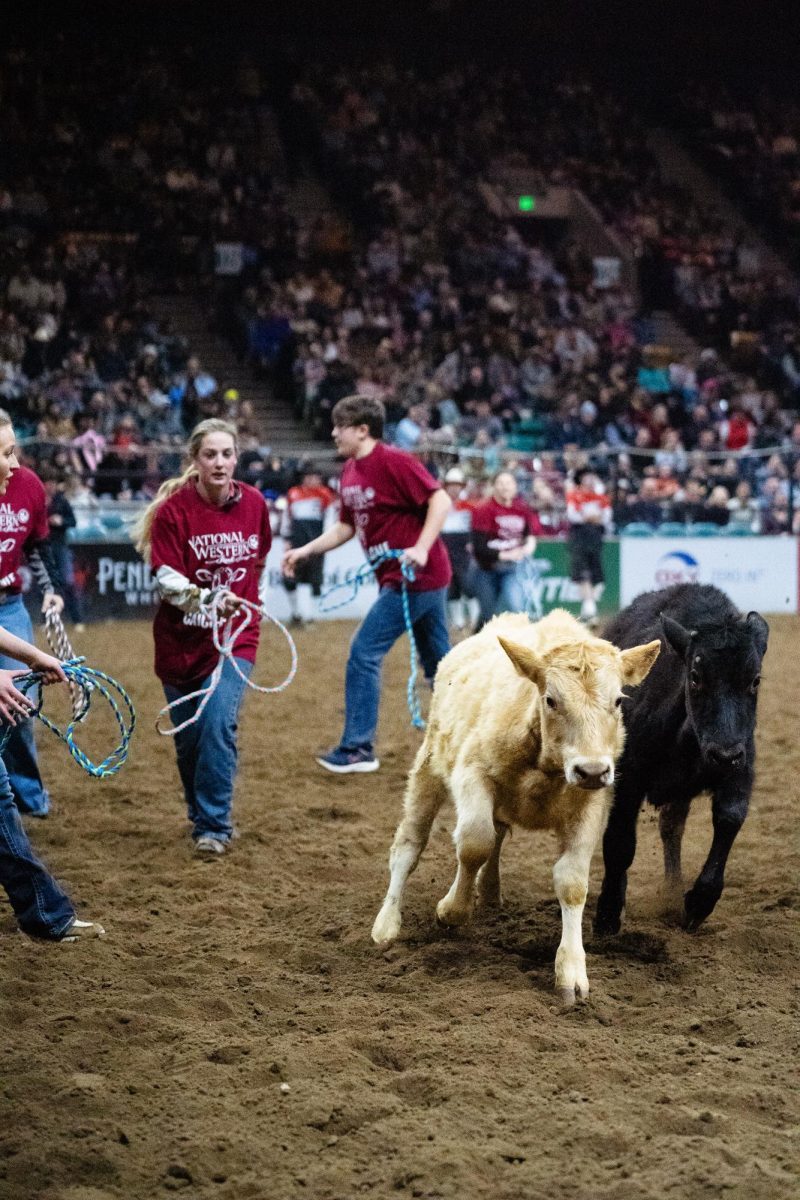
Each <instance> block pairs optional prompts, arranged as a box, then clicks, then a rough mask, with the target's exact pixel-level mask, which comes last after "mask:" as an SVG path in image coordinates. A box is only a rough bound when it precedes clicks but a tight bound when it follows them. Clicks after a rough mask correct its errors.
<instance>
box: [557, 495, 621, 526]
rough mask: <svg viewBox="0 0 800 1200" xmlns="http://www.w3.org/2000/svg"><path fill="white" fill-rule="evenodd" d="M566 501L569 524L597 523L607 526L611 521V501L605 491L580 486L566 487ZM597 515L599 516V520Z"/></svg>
mask: <svg viewBox="0 0 800 1200" xmlns="http://www.w3.org/2000/svg"><path fill="white" fill-rule="evenodd" d="M566 501H567V518H568V519H569V523H570V525H587V524H588V525H593V524H594V525H597V524H599V525H600V526H606V527H607V526H608V525H609V524H610V523H611V501H610V500H609V498H608V496H607V495H606V494H605V492H592V491H589V489H588V488H581V487H576V488H568V489H567V493H566ZM597 517H599V518H600V520H599V522H598V521H597V519H596V518H597ZM587 518H593V519H591V520H587Z"/></svg>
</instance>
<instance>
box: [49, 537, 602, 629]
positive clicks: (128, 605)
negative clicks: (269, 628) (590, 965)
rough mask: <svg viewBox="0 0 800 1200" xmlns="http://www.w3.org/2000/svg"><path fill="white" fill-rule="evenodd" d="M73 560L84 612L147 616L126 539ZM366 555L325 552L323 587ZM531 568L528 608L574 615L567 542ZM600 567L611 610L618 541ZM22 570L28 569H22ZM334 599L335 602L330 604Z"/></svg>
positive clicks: (348, 615) (284, 610)
mask: <svg viewBox="0 0 800 1200" xmlns="http://www.w3.org/2000/svg"><path fill="white" fill-rule="evenodd" d="M284 549H285V542H284V539H283V538H275V540H274V541H273V544H272V548H271V550H270V552H269V557H268V558H267V569H266V571H265V574H264V580H263V586H262V592H261V597H262V602H263V603H264V604H265V606H266V607H267V608H268V610H269V612H270V613H271V614H272V615H273V616H275V617H277V618H278V620H279V621H288V620H289V617H290V615H291V610H290V608H289V601H288V597H287V594H286V590H285V588H284V587H283V586H282V584H281V569H280V567H281V558H282V557H283V552H284ZM72 553H73V558H74V564H75V587H76V590H77V591H78V593H79V595H80V597H81V601H82V604H83V610H84V614H85V620H87V621H104V620H125V619H133V618H137V617H138V618H144V619H145V620H149V619H151V618H152V616H153V613H154V611H155V608H156V605H157V603H158V597H157V594H156V591H155V581H154V579H153V576H152V574H151V571H150V568H149V567H148V566H147V565H146V563H143V562H142V560H141V559H140V558H139V555H138V554H137V553H136V551H135V550H134V548H133V546H132V545H130V543H128V542H108V543H95V542H78V543H75V544H74V545H73V546H72ZM363 563H364V554H363V552H362V550H361V547H360V546H359V544H358V542H357V541H356V540H355V539H353V540H352V541H350V542H347V543H346V544H345V545H344V546H340V547H339V548H338V549H337V550H334V551H332V552H331V553H330V554H327V555H326V556H325V573H324V577H323V589H325V588H330V587H333V586H335V585H336V584H340V583H342V582H343V581H344V579H345V576H346V575H347V574H348V573H349V572H353V571H356V570H358V568H359V567H360V566H362V565H363ZM534 564H535V565H534V569H533V570H531V571H530V572H529V576H528V581H527V584H526V587H527V592H528V596H529V600H530V612H531V614H532V615H535V616H541V615H543V614H544V613H547V612H550V610H551V609H553V608H566V609H568V610H569V611H570V612H572V613H575V614H576V615H577V613H578V611H579V609H580V595H579V593H578V589H577V587H576V586H575V585H574V584H573V583H571V582H570V578H569V557H568V553H567V546H566V543H565V542H560V541H547V540H541V541H540V542H539V544H538V546H537V548H536V554H535V556H534ZM603 569H604V571H605V577H606V582H605V585H604V588H603V593H602V596H601V597H600V599H599V601H598V609H599V611H600V612H601V613H604V614H606V613H613V612H616V611H617V609H618V608H619V606H620V551H619V543H618V542H617V541H607V542H606V543H605V544H604V546H603ZM26 574H27V573H26ZM376 595H377V587H376V585H375V582H374V580H372V579H369V580H367V581H366V582H365V583H364V584H362V585H361V586H360V587H359V590H358V594H357V595H356V596H352V595H348V592H347V591H346V590H344V589H343V590H342V591H341V592H340V593H338V594H336V595H333V596H331V598H330V605H331V608H330V611H328V612H326V613H323V614H320V616H321V617H324V618H333V619H336V620H359V619H360V618H361V617H363V616H364V614H365V613H366V612H367V610H368V609H369V607H370V605H371V604H372V602H373V600H374V599H375V596H376ZM26 599H27V602H28V604H29V606H30V608H31V611H32V612H36V611H38V606H39V604H40V602H41V598H40V597H39V596H38V593H36V594H34V593H31V592H28V593H27V596H26ZM334 605H336V606H337V607H333V606H334Z"/></svg>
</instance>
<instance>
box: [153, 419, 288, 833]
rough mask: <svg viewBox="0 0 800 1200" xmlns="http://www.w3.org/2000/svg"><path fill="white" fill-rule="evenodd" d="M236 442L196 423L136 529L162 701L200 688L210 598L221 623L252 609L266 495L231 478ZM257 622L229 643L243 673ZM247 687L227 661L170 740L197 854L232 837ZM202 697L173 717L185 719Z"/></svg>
mask: <svg viewBox="0 0 800 1200" xmlns="http://www.w3.org/2000/svg"><path fill="white" fill-rule="evenodd" d="M237 452H238V445H237V440H236V429H235V428H234V426H233V425H230V424H228V422H227V421H220V420H217V419H216V418H211V419H210V420H207V421H201V422H200V424H199V425H198V426H197V427H196V428H195V429H194V430H193V432H192V435H191V437H190V439H189V460H190V462H189V467H188V468H187V470H186V471H185V472H184V474H183V475H181V476H179V477H178V478H176V479H169V480H167V482H166V483H164V484H162V485H161V488H160V489H159V492H158V495H157V496H156V498H155V500H154V501H153V503H152V504H151V505H150V506H149V508H148V509H147V510H146V512H145V513H144V516H143V517H142V519H141V521H140V524H139V528H138V530H137V547H138V549H139V552H140V553H141V554H142V555H143V556H144V558H145V559H146V560H147V561H149V563H150V564H151V567H152V570H153V574H154V575H155V579H156V585H157V587H158V591H159V594H160V596H161V604H160V605H159V608H158V611H157V612H156V616H155V622H154V625H153V636H154V640H155V669H156V674H157V675H158V677H159V679H160V680H161V683H162V685H163V687H164V694H165V695H166V697H167V700H168V701H169V702H170V703H172V702H173V701H176V700H180V699H182V698H183V697H186V696H188V695H189V694H190V693H191V692H195V691H197V690H198V689H200V688H202V687H204V686H206V685H207V684H208V682H209V679H210V676H211V674H212V672H213V670H214V667H215V666H216V664H217V660H218V653H217V650H216V649H215V647H214V641H213V638H212V633H211V617H210V614H209V611H208V607H207V604H208V601H209V599H210V598H211V596H212V595H216V596H217V597H219V598H221V601H222V603H221V607H220V612H221V614H222V615H223V616H225V615H228V614H229V613H231V612H233V611H235V609H236V608H238V607H239V604H240V600H241V599H244V600H249V601H251V602H252V603H254V604H257V603H258V597H259V592H258V588H259V581H260V579H261V573H262V571H263V568H264V563H265V561H266V558H267V553H268V551H269V547H270V544H271V541H272V535H271V532H270V525H269V513H268V510H267V505H266V503H265V501H264V497H263V496H262V495H261V493H260V492H259V491H258V490H257V489H256V488H254V487H250V486H249V484H246V483H239V482H237V481H236V480H235V479H234V478H233V472H234V470H235V467H236V459H237ZM259 632H260V625H259V622H258V621H255V620H254V621H251V622H250V623H249V624H248V625H247V626H246V627H245V628H244V630H243V631H242V632H241V633H240V635H239V638H238V639H237V641H236V644H235V646H234V651H233V653H234V658H235V659H236V663H237V665H238V667H239V670H240V671H241V672H242V673H243V674H244V675H249V674H250V672H251V670H252V667H253V662H254V661H255V656H256V650H257V648H258V638H259ZM244 689H245V683H244V680H243V679H242V678H241V677H240V676H239V675H238V674H237V673H236V671H235V670H234V668H233V667H232V665H231V663H230V661H227V660H226V662H225V666H224V668H223V671H222V675H221V677H220V681H219V684H218V686H217V688H216V690H215V691H214V694H213V696H212V697H211V699H210V700H209V701H208V703H207V705H206V707H205V709H204V710H203V713H202V715H201V717H200V718H199V720H197V721H196V722H195V723H194V724H192V725H190V726H189V727H188V728H187V729H184V730H183V731H182V732H181V733H179V734H177V735H176V737H175V750H176V752H177V756H178V770H179V772H180V776H181V782H182V783H183V790H184V794H185V796H186V807H187V812H188V816H189V820H190V821H191V823H192V837H193V840H194V845H195V850H196V852H197V853H198V854H201V855H204V856H209V857H211V856H213V855H218V854H223V853H224V852H225V850H226V849H227V846H228V843H229V842H230V840H231V837H232V836H233V822H232V816H231V809H232V804H233V787H234V781H235V777H236V759H237V747H236V733H237V728H238V724H237V723H238V716H239V706H240V704H241V701H242V696H243V694H244ZM198 704H199V700H197V699H195V700H189V701H187V702H186V703H185V704H183V705H180V706H179V707H178V708H176V710H175V719H176V721H177V722H183V721H186V720H188V719H189V718H190V717H191V716H193V715H194V713H195V711H196V710H197V707H198Z"/></svg>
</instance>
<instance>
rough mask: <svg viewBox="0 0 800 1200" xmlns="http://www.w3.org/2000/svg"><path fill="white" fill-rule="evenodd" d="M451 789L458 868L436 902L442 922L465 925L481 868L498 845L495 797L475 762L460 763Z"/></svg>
mask: <svg viewBox="0 0 800 1200" xmlns="http://www.w3.org/2000/svg"><path fill="white" fill-rule="evenodd" d="M450 791H451V794H452V796H453V800H454V802H455V806H456V813H457V818H458V819H457V821H456V827H455V830H454V832H453V841H454V843H455V847H456V854H457V856H458V870H457V871H456V877H455V880H454V881H453V886H452V887H451V888H450V891H449V892H448V893H447V895H446V896H444V897H443V898H442V899H441V900H440V901H439V903H438V904H437V906H436V916H437V917H438V919H439V920H440V921H441V923H442V924H443V925H463V924H464V923H465V922H466V921H468V920H469V918H470V916H471V915H472V906H473V903H474V899H475V879H476V877H477V874H478V871H479V870H480V869H481V867H482V866H483V864H484V863H485V862H486V861H487V859H488V858H489V856H490V855H491V853H492V851H493V850H494V848H495V841H496V838H495V828H494V819H493V810H494V798H493V796H492V791H491V787H490V785H489V783H488V780H487V779H486V778H485V776H484V774H483V772H482V771H481V770H480V768H479V767H476V766H465V767H460V766H457V767H456V768H455V770H454V771H453V774H452V776H451V778H450Z"/></svg>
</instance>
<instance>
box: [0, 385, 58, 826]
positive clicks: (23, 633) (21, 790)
mask: <svg viewBox="0 0 800 1200" xmlns="http://www.w3.org/2000/svg"><path fill="white" fill-rule="evenodd" d="M0 439H2V443H3V444H4V445H5V444H8V443H10V445H11V446H12V447H15V445H16V438H15V435H14V427H13V425H12V422H11V418H10V417H9V415H8V413H7V412H5V411H3V410H2V409H0ZM14 463H15V467H14V471H13V474H12V475H11V478H10V480H9V481H8V486H7V488H6V490H5V492H4V494H3V495H2V497H0V629H5V630H6V632H7V633H11V634H13V635H14V636H15V637H18V638H22V640H23V641H25V642H33V625H32V624H31V619H30V617H29V615H28V610H27V609H26V607H25V604H24V602H23V599H22V579H21V577H20V567H21V566H22V563H23V561H24V560H25V559H26V558H27V561H28V565H29V567H30V569H31V571H32V573H33V576H34V579H35V580H36V582H37V584H38V585H39V587H40V588H41V590H42V593H43V595H44V600H43V602H42V612H46V611H47V610H48V609H50V608H52V609H54V610H55V611H56V612H57V613H60V612H61V611H62V610H63V608H64V600H63V598H62V597H61V596H60V595H58V594H57V592H56V589H55V586H54V581H56V582H58V581H59V575H58V569H57V566H56V563H55V560H54V558H53V555H52V549H51V546H50V541H49V536H50V523H49V520H48V515H47V495H46V493H45V490H44V487H43V485H42V483H41V480H40V479H39V478H38V477H37V476H36V475H35V474H34V472H33V471H31V470H29V469H28V468H27V467H21V466H19V465H18V463H17V459H16V452H15V451H14ZM22 666H23V664H22V663H20V662H19V661H18V660H17V659H15V658H12V657H11V656H10V655H9V654H2V653H0V670H5V671H13V670H18V669H19V668H20V667H22ZM30 696H31V699H32V700H35V698H36V697H35V692H33V691H32V692H31V693H30ZM3 761H4V763H5V766H6V770H7V771H8V778H9V783H10V785H11V792H12V794H13V796H14V802H15V803H16V805H17V808H19V810H20V812H23V813H28V814H30V816H33V817H46V816H47V813H48V811H49V808H50V797H49V795H48V793H47V790H46V789H45V786H44V783H43V782H42V776H41V773H40V771H39V763H38V761H37V757H36V743H35V741H34V736H33V721H32V720H30V719H25V720H21V721H19V722H18V723H17V724H16V725H15V726H14V727H13V728H12V730H11V733H10V735H9V738H8V741H7V742H6V745H5V748H4V750H3Z"/></svg>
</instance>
